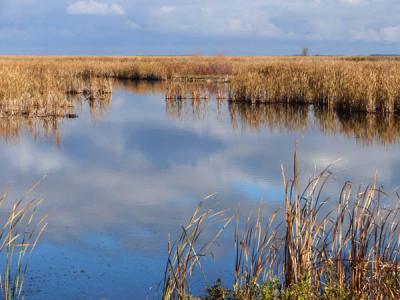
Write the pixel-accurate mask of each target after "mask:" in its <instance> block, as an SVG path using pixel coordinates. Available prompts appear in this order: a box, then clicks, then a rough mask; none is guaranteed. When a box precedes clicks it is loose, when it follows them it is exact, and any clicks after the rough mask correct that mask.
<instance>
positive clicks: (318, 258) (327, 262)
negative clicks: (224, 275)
mask: <svg viewBox="0 0 400 300" xmlns="http://www.w3.org/2000/svg"><path fill="white" fill-rule="evenodd" d="M297 160H298V154H297V150H296V151H295V154H294V164H293V177H292V179H287V178H286V175H285V171H284V169H283V168H282V178H283V188H284V192H285V197H284V199H283V200H284V203H285V209H284V210H283V213H280V212H279V211H278V212H272V213H269V214H266V215H265V216H263V214H262V211H263V208H261V207H260V209H259V211H258V214H257V217H256V219H255V220H252V219H251V218H250V219H248V220H247V221H246V222H245V223H243V222H242V223H240V222H237V226H236V229H235V234H234V245H235V247H234V249H235V264H234V266H235V267H234V272H233V273H234V278H233V279H232V281H233V286H232V287H231V288H230V289H229V291H230V292H231V293H233V294H234V298H235V299H350V298H357V299H398V298H399V297H400V292H399V291H400V275H399V263H400V258H399V243H400V240H399V236H400V227H399V224H400V223H399V208H400V207H399V205H398V203H399V202H398V200H400V199H399V195H395V197H396V198H395V200H396V204H395V205H394V206H388V205H386V204H385V200H384V198H385V197H387V194H385V193H384V192H383V190H382V188H381V187H379V186H378V185H377V181H376V179H375V180H374V181H373V182H372V183H371V184H370V185H368V186H366V187H365V188H363V189H361V188H360V189H358V190H356V192H353V186H352V183H351V182H349V181H346V182H345V183H344V184H343V186H342V187H341V189H340V190H339V191H338V193H337V197H336V199H335V198H332V197H330V196H327V195H326V193H325V191H326V189H328V185H329V181H330V179H331V177H332V175H333V173H332V172H331V171H330V169H331V166H328V167H327V168H325V169H324V170H322V171H321V172H320V173H319V174H318V175H316V176H314V177H312V178H310V180H309V181H308V182H306V183H305V186H304V188H303V189H302V188H301V185H302V182H303V181H301V178H300V173H299V168H298V162H297ZM278 221H279V222H278ZM198 238H199V236H196V239H198ZM216 286H217V287H218V291H221V290H222V291H225V290H226V288H223V287H222V286H221V283H219V285H216ZM211 291H212V292H216V290H215V289H214V290H213V289H211ZM208 293H210V289H208ZM225 294H226V295H229V294H230V293H229V292H226V293H225ZM163 295H164V298H165V296H166V294H165V293H164V294H163ZM181 295H182V294H168V297H170V298H169V299H183V298H182V297H180V296H181ZM185 295H187V294H185ZM225 299H228V297H227V298H225Z"/></svg>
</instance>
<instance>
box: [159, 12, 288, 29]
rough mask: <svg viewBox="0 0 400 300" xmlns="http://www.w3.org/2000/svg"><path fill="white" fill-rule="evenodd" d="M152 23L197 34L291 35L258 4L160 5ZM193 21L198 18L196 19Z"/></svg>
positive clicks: (160, 26) (161, 27)
mask: <svg viewBox="0 0 400 300" xmlns="http://www.w3.org/2000/svg"><path fill="white" fill-rule="evenodd" d="M151 20H152V25H155V28H157V29H158V30H159V31H162V32H181V33H194V34H197V35H214V36H225V35H226V36H261V37H277V36H283V35H288V34H287V33H285V32H284V31H283V30H282V29H280V28H279V27H278V26H277V25H275V24H274V23H272V22H271V21H270V19H269V16H268V15H267V14H266V12H265V11H261V10H260V9H259V8H257V7H247V8H244V9H242V7H240V9H237V7H230V8H226V6H219V5H210V6H204V7H199V6H198V5H185V6H171V5H169V6H161V7H159V8H158V9H156V10H155V11H153V14H152V19H151ZM193 20H196V21H195V22H194V21H193Z"/></svg>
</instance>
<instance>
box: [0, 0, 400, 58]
mask: <svg viewBox="0 0 400 300" xmlns="http://www.w3.org/2000/svg"><path fill="white" fill-rule="evenodd" d="M399 11H400V1H398V0H286V1H282V0H247V1H237V0H231V1H227V0H225V1H222V0H214V1H210V0H202V1H198V0H193V1H183V0H173V1H160V0H153V1H151V0H148V1H144V0H131V1H128V0H78V1H76V0H57V1H54V0H52V1H50V0H0V54H83V55H91V54H102V55H146V54H147V55H159V54H233V55H242V54H248V55H291V54H297V53H299V52H300V49H301V48H302V47H309V48H310V49H311V52H312V53H313V54H351V55H355V54H360V55H366V54H371V53H400V18H399V17H398V12H399Z"/></svg>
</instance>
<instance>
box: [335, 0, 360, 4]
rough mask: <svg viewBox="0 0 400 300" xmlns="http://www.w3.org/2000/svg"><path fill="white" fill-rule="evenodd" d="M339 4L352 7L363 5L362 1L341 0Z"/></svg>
mask: <svg viewBox="0 0 400 300" xmlns="http://www.w3.org/2000/svg"><path fill="white" fill-rule="evenodd" d="M339 2H340V3H346V4H351V5H358V4H361V3H362V2H363V1H362V0H339Z"/></svg>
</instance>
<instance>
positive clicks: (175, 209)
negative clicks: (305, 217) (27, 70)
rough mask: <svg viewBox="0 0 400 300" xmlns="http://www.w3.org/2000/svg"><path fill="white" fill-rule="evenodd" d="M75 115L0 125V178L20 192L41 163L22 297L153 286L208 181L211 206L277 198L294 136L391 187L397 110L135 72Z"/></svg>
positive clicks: (223, 265) (304, 164) (359, 177)
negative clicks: (352, 107)
mask: <svg viewBox="0 0 400 300" xmlns="http://www.w3.org/2000/svg"><path fill="white" fill-rule="evenodd" d="M78 115H79V117H78V118H77V119H67V120H63V121H62V122H60V123H59V124H57V130H56V133H55V135H56V137H54V132H53V134H52V131H51V130H50V131H49V130H48V132H47V133H45V134H35V135H32V131H29V130H25V129H23V128H22V129H21V130H20V131H19V132H18V134H11V135H10V134H9V133H8V134H6V133H4V132H7V130H3V131H4V132H3V131H2V132H3V135H2V137H3V138H2V140H1V147H0V162H1V166H2V168H1V170H0V182H1V183H2V185H1V188H2V190H8V191H9V193H10V195H11V196H14V197H17V196H21V195H22V194H23V193H24V191H26V190H27V189H28V188H29V187H30V186H31V184H32V183H33V182H35V181H36V180H37V179H39V178H41V177H42V176H43V175H47V177H46V178H45V179H44V180H43V182H42V183H41V184H40V185H39V187H38V188H37V189H36V191H35V192H34V195H35V196H40V197H43V198H44V199H45V202H44V204H43V205H42V206H41V207H40V214H43V215H44V214H48V215H49V226H48V229H47V230H46V232H45V234H44V235H43V237H42V239H41V241H40V244H39V246H38V248H37V249H36V250H35V252H34V253H33V254H32V257H31V258H30V264H29V266H30V269H29V274H28V277H27V285H26V290H27V296H29V297H28V298H30V299H59V298H62V299H103V298H106V299H143V298H145V297H146V296H148V297H149V298H157V296H156V295H158V294H157V293H159V292H157V285H158V284H159V283H160V281H161V279H162V277H163V272H164V267H165V264H164V263H165V253H166V248H167V239H168V234H169V233H171V235H172V236H174V235H175V234H176V233H177V231H178V230H179V225H180V224H182V223H183V222H184V221H185V220H186V218H187V217H188V216H189V215H190V213H191V212H192V210H193V209H194V208H195V206H196V204H197V203H198V202H199V201H200V200H201V199H202V198H203V197H205V196H207V195H209V194H212V193H216V195H215V196H214V197H212V198H211V199H210V200H208V203H209V205H210V206H215V207H219V208H230V209H232V210H235V209H236V208H237V207H240V209H241V210H243V211H247V210H251V209H252V208H254V207H256V206H257V205H258V203H259V202H260V201H262V202H264V203H265V206H266V207H267V208H271V210H272V209H275V208H276V207H279V206H281V205H282V204H283V202H282V201H283V199H282V188H281V172H280V168H281V164H283V165H285V166H287V169H288V170H289V171H288V172H290V168H291V165H292V164H291V160H292V156H293V146H294V144H295V142H298V143H299V151H300V168H301V174H302V175H304V176H306V177H307V176H309V175H311V174H312V173H313V172H314V171H315V170H320V169H321V168H323V167H325V166H326V165H327V164H329V163H331V162H333V161H335V160H336V159H338V158H341V161H340V162H338V163H336V164H335V165H334V166H333V170H334V171H335V179H334V180H333V183H332V185H333V186H334V187H335V186H340V184H341V183H343V182H344V181H345V180H352V181H353V182H355V183H356V184H361V183H368V182H370V181H371V179H372V178H373V176H374V174H375V173H377V174H378V176H379V182H380V183H382V184H383V186H384V187H385V189H386V190H387V191H393V190H395V189H396V188H397V185H398V183H399V182H400V180H399V179H400V174H399V172H400V168H399V167H400V156H399V153H400V152H399V150H400V147H399V140H400V138H399V136H400V135H399V134H398V132H400V131H397V130H398V128H399V126H400V125H399V124H400V122H399V121H398V120H397V119H396V118H390V119H387V120H386V119H385V120H382V119H379V118H378V117H376V116H369V117H365V116H358V117H357V118H356V119H357V120H358V121H354V119H355V118H352V119H351V120H349V119H348V117H346V116H337V115H334V114H325V113H324V112H321V111H320V112H318V110H316V112H315V111H313V109H312V108H309V107H300V108H296V109H294V108H288V107H283V106H280V107H273V106H263V107H255V106H249V105H229V104H228V103H227V102H225V101H217V100H215V99H213V98H211V99H210V100H208V101H201V102H199V101H191V100H186V101H184V102H182V101H180V102H174V101H172V102H171V101H170V102H166V101H165V100H164V95H163V87H162V86H161V85H159V84H144V83H140V84H134V83H120V84H119V85H118V87H117V88H116V91H115V92H114V94H113V99H112V102H111V103H110V105H109V106H108V107H103V108H102V109H100V110H97V111H95V112H94V111H93V107H92V109H90V107H89V106H88V105H86V104H83V106H82V109H81V110H80V111H79V112H78ZM0 124H2V126H1V128H9V127H10V125H9V124H8V123H7V121H6V120H0ZM387 128H390V130H387ZM222 239H226V240H229V237H223V238H222ZM222 244H223V243H221V244H220V246H219V247H217V248H216V249H215V251H214V256H215V261H216V263H215V264H211V263H209V265H207V264H206V265H205V272H206V273H207V276H206V277H207V280H208V283H212V281H213V280H215V279H216V278H217V277H218V276H222V277H224V278H226V280H227V281H229V278H230V275H231V274H232V271H233V260H232V257H231V255H226V254H225V252H226V251H228V250H229V251H230V250H231V249H233V245H222ZM196 285H198V286H204V283H203V282H202V279H198V280H197V281H195V286H196Z"/></svg>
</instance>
